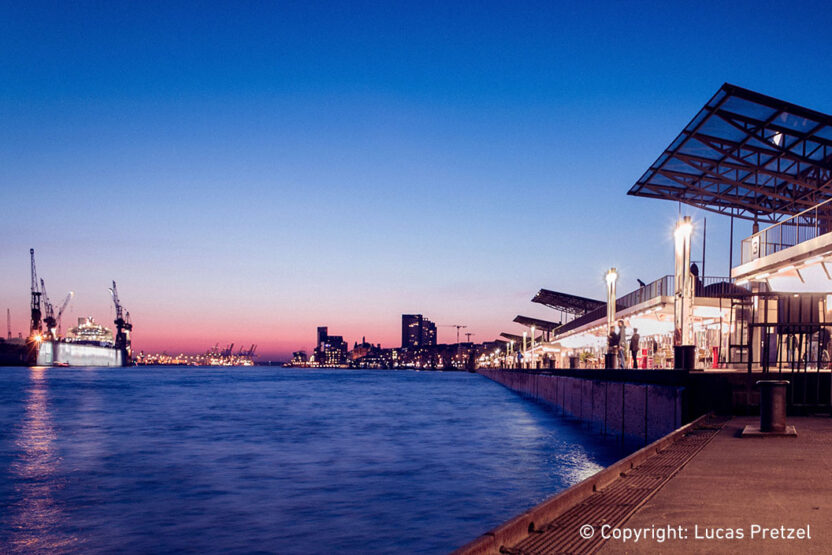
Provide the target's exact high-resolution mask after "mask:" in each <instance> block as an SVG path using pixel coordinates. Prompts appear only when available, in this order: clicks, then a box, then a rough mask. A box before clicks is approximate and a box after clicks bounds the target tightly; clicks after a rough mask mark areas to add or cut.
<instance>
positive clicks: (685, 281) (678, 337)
mask: <svg viewBox="0 0 832 555" xmlns="http://www.w3.org/2000/svg"><path fill="white" fill-rule="evenodd" d="M692 234H693V224H692V223H691V220H690V216H685V217H683V218H682V219H680V220H679V221H678V222H676V230H675V231H674V232H673V239H674V246H675V282H674V284H673V285H674V287H673V288H674V296H673V358H674V366H675V367H676V368H677V369H680V370H693V360H694V349H695V347H694V344H693V318H692V316H693V295H694V282H693V276H692V275H691V273H690V238H691V235H692Z"/></svg>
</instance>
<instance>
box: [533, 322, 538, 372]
mask: <svg viewBox="0 0 832 555" xmlns="http://www.w3.org/2000/svg"><path fill="white" fill-rule="evenodd" d="M534 334H535V327H534V326H532V368H537V364H536V361H535V356H534Z"/></svg>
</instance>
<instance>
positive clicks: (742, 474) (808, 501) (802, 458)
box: [596, 417, 832, 553]
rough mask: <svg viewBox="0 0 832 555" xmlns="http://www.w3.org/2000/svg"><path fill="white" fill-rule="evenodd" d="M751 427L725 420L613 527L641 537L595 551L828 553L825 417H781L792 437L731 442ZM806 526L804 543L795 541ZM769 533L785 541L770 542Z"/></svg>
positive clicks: (830, 505)
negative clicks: (662, 537)
mask: <svg viewBox="0 0 832 555" xmlns="http://www.w3.org/2000/svg"><path fill="white" fill-rule="evenodd" d="M755 422H758V419H756V418H735V419H733V420H731V421H730V422H728V423H727V424H726V425H725V427H724V428H723V429H722V430H721V431H720V432H719V433H718V434H717V435H716V436H715V437H714V438H713V439H712V440H711V441H710V442H709V443H708V444H707V445H706V446H705V447H704V449H702V450H701V451H700V452H699V453H698V454H697V455H696V456H694V457H693V458H692V459H691V460H690V461H689V462H688V463H687V464H686V465H685V466H684V467H683V468H682V469H681V470H680V471H679V472H678V474H676V475H675V476H674V477H673V478H672V479H671V480H670V481H669V482H667V483H666V484H665V485H664V486H663V487H662V488H661V489H660V490H659V491H658V492H656V493H655V494H654V495H653V496H652V497H651V498H649V499H648V500H647V502H646V503H644V504H643V505H642V506H641V507H640V508H639V509H637V510H636V511H635V512H634V513H633V515H632V516H631V517H630V518H629V519H628V520H627V521H626V522H625V523H624V524H622V525H621V528H620V530H621V533H622V534H623V533H624V532H625V531H627V530H629V531H630V532H631V533H634V532H635V531H636V530H638V529H640V530H642V531H644V532H646V534H647V537H646V538H643V539H639V541H638V542H635V541H633V540H632V539H630V540H629V541H627V542H624V541H623V539H609V540H608V541H606V542H605V543H604V544H603V545H602V546H601V548H600V551H599V552H600V553H656V552H664V553H668V552H673V553H678V552H682V553H714V552H720V553H725V552H728V553H830V552H832V418H829V417H806V418H799V417H793V418H789V419H788V423H789V424H792V425H794V426H795V427H796V428H797V433H798V437H797V438H786V437H782V438H764V439H757V438H740V437H737V436H738V434H739V432H740V431H741V430H742V428H743V426H744V425H745V424H750V423H755ZM755 525H756V526H758V527H759V529H758V528H756V527H755ZM697 527H698V528H697ZM781 527H783V528H782V529H781ZM807 527H808V535H809V536H810V537H811V539H809V538H806V539H798V536H802V535H805V534H806V533H807ZM668 528H672V529H674V530H675V533H674V534H671V533H669V532H668ZM763 529H769V530H767V532H766V534H765V536H766V537H765V538H764V537H763ZM772 529H776V532H775V534H777V535H788V534H790V533H792V535H793V539H788V538H787V539H779V538H775V539H773V538H772V537H771V536H772ZM790 529H794V531H793V532H792V531H790ZM729 530H731V532H729ZM800 530H802V532H801V531H800ZM600 532H601V531H600V530H596V533H600ZM607 532H609V531H607ZM661 533H664V535H665V537H666V538H668V539H665V541H663V542H660V541H659V536H660V535H661ZM740 533H741V534H742V536H743V537H742V539H737V536H739V535H740ZM730 535H733V536H735V539H727V538H728V536H730ZM679 536H681V537H679ZM697 536H698V537H699V539H697ZM716 536H721V537H722V538H726V539H717V538H716ZM711 538H713V539H711Z"/></svg>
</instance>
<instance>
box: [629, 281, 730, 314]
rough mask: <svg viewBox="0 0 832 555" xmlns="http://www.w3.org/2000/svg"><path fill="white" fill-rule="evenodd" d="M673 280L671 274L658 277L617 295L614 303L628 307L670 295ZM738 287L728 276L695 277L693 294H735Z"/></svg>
mask: <svg viewBox="0 0 832 555" xmlns="http://www.w3.org/2000/svg"><path fill="white" fill-rule="evenodd" d="M675 282H676V280H675V276H673V275H667V276H663V277H660V278H659V279H657V280H656V281H653V282H651V283H648V284H647V285H645V286H643V287H639V288H638V289H636V290H635V291H632V292H631V293H627V294H626V295H624V296H623V297H619V298H618V299H617V300H616V304H618V305H619V306H621V307H623V308H629V307H631V306H635V305H637V304H640V303H643V302H646V301H649V300H650V299H654V298H656V297H672V296H673V295H674V294H675V292H676V290H675V288H674V284H675ZM738 289H739V288H738V287H737V286H736V285H734V281H733V280H732V279H731V278H729V277H721V276H706V277H702V278H697V280H696V289H695V295H694V296H696V297H726V296H729V295H732V294H736V293H737V291H738Z"/></svg>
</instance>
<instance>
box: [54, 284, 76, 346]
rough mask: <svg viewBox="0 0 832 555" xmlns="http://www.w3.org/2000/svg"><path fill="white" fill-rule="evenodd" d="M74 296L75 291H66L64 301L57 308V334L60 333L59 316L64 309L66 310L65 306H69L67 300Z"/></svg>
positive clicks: (62, 313)
mask: <svg viewBox="0 0 832 555" xmlns="http://www.w3.org/2000/svg"><path fill="white" fill-rule="evenodd" d="M74 296H75V291H70V292H69V293H67V296H66V298H65V299H64V302H63V303H62V304H61V308H60V309H59V310H58V316H57V318H56V320H58V335H61V317H62V316H63V315H64V310H66V307H68V306H69V301H71V300H72V297H74Z"/></svg>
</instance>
